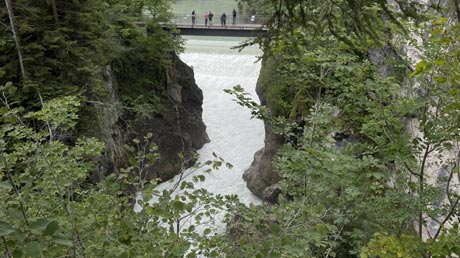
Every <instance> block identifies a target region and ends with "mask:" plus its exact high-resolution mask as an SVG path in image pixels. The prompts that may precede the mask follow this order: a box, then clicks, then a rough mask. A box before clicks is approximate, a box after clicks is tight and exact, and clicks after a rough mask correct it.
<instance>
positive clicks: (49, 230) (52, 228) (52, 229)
mask: <svg viewBox="0 0 460 258" xmlns="http://www.w3.org/2000/svg"><path fill="white" fill-rule="evenodd" d="M58 228H59V222H57V221H56V220H53V221H51V223H49V224H48V226H46V229H45V235H47V236H51V235H53V234H54V233H56V231H57V230H58Z"/></svg>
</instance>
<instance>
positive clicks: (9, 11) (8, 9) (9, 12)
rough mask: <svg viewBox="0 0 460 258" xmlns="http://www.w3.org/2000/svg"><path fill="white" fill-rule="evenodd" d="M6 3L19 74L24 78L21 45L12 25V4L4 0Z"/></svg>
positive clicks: (8, 0)
mask: <svg viewBox="0 0 460 258" xmlns="http://www.w3.org/2000/svg"><path fill="white" fill-rule="evenodd" d="M5 4H6V9H7V11H8V16H9V18H10V26H11V31H12V32H13V39H14V43H15V44H16V51H17V52H18V58H19V66H20V67H21V75H22V79H25V78H26V72H25V69H24V62H23V59H22V53H21V47H20V45H19V40H18V37H17V35H16V28H15V27H14V12H13V6H12V5H11V0H5Z"/></svg>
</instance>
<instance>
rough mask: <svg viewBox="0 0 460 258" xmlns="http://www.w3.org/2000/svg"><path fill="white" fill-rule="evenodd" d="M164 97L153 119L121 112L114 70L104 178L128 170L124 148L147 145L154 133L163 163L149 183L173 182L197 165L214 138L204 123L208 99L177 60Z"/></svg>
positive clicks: (102, 121)
mask: <svg viewBox="0 0 460 258" xmlns="http://www.w3.org/2000/svg"><path fill="white" fill-rule="evenodd" d="M165 73H166V75H165V78H166V80H165V82H164V85H163V86H164V92H165V96H162V97H161V112H156V113H154V112H153V111H152V113H151V114H150V115H149V116H142V117H139V116H136V117H134V116H133V115H132V113H130V112H129V111H126V110H124V109H123V108H121V104H120V103H121V101H120V96H119V94H118V87H119V86H118V84H117V82H116V79H115V77H114V75H113V73H112V71H111V69H110V66H108V67H107V69H106V71H105V73H104V85H105V86H106V90H107V99H106V102H107V103H110V105H100V106H99V107H98V112H97V113H98V114H99V115H98V119H97V120H98V124H99V127H100V131H101V136H102V138H103V140H104V142H105V151H106V154H105V158H104V160H103V162H102V169H101V170H102V171H103V173H104V174H107V173H111V172H115V173H118V172H119V170H120V169H121V168H124V167H127V166H128V161H127V160H128V157H127V156H128V155H127V153H126V151H125V149H124V147H123V146H124V144H130V142H131V140H132V139H135V138H137V139H140V140H142V139H144V136H145V135H147V134H148V133H152V135H153V136H152V141H153V142H155V143H156V144H157V146H158V151H159V153H160V159H159V160H158V161H157V162H156V163H155V164H154V165H153V166H151V167H149V168H148V169H147V179H148V180H150V179H153V178H160V179H161V180H168V179H170V178H172V177H173V176H174V175H176V174H178V173H179V172H180V171H181V170H182V169H184V168H185V167H189V166H191V165H193V163H194V161H195V156H196V155H195V154H196V150H197V149H199V148H201V147H202V146H203V145H204V144H205V143H206V142H208V141H209V138H208V136H207V134H206V126H205V125H204V123H203V121H202V111H203V110H202V107H201V105H202V103H203V93H202V91H201V89H200V88H198V86H197V85H196V83H195V80H194V74H193V70H192V68H190V67H188V66H187V65H186V64H185V63H183V62H182V61H181V60H180V59H179V58H178V57H177V56H176V55H175V54H173V56H172V66H171V68H170V69H169V70H167V71H165ZM149 90H152V89H145V91H149Z"/></svg>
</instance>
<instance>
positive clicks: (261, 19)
mask: <svg viewBox="0 0 460 258" xmlns="http://www.w3.org/2000/svg"><path fill="white" fill-rule="evenodd" d="M221 15H222V14H214V17H213V18H212V23H213V24H214V25H220V17H221ZM269 18H270V17H269V16H263V15H257V14H256V15H238V16H236V20H235V25H243V24H254V25H263V24H266V23H267V22H268V20H269ZM172 22H173V23H174V24H178V25H179V24H187V25H191V24H192V15H191V14H176V17H175V18H174V20H172ZM204 22H205V21H204V17H203V14H197V15H196V17H195V24H196V25H204ZM232 23H233V17H232V14H231V13H230V14H227V21H226V24H227V26H231V25H232ZM208 25H210V22H209V20H208Z"/></svg>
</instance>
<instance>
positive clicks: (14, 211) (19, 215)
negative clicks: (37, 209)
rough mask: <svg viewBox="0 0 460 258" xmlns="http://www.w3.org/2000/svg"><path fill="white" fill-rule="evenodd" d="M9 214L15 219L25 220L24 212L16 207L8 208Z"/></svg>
mask: <svg viewBox="0 0 460 258" xmlns="http://www.w3.org/2000/svg"><path fill="white" fill-rule="evenodd" d="M8 214H9V215H10V217H11V218H13V219H15V220H23V219H24V217H23V216H22V212H21V211H19V210H18V209H15V208H8Z"/></svg>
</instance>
